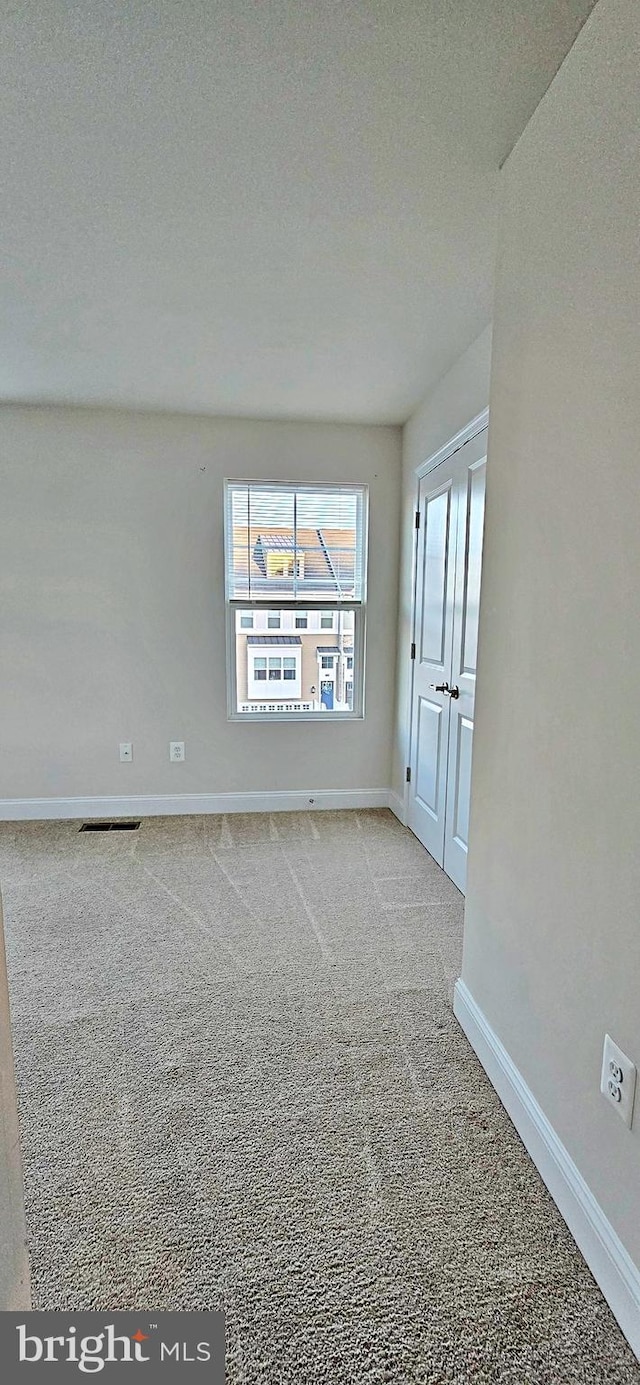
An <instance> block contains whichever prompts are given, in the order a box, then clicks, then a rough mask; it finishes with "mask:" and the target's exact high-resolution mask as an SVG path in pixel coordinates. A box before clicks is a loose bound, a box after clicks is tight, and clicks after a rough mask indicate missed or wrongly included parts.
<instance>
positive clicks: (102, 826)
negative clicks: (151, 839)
mask: <svg viewBox="0 0 640 1385" xmlns="http://www.w3.org/2000/svg"><path fill="white" fill-rule="evenodd" d="M139 826H140V823H139V822H83V824H82V827H81V828H80V831H81V832H137V830H138V828H139Z"/></svg>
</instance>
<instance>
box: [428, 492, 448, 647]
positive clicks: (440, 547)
mask: <svg viewBox="0 0 640 1385" xmlns="http://www.w3.org/2000/svg"><path fill="white" fill-rule="evenodd" d="M450 525H451V487H447V489H446V490H444V491H441V492H440V494H436V495H434V496H433V497H430V496H428V497H427V498H426V500H425V505H424V529H425V532H424V549H423V552H424V570H423V578H422V581H423V591H425V592H428V593H429V599H428V600H427V601H425V602H423V606H422V619H421V622H420V623H421V637H420V658H421V660H422V662H423V663H428V664H429V665H430V667H431V668H432V669H440V670H442V669H443V668H444V659H445V652H446V648H447V639H446V634H447V631H446V618H447V571H448V558H449V530H450Z"/></svg>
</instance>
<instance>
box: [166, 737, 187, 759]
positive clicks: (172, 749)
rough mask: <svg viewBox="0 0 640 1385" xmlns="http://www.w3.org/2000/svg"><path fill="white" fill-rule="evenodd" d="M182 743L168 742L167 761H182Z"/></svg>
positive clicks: (183, 756)
mask: <svg viewBox="0 0 640 1385" xmlns="http://www.w3.org/2000/svg"><path fill="white" fill-rule="evenodd" d="M184 758H185V754H184V741H169V759H170V760H174V761H178V760H184Z"/></svg>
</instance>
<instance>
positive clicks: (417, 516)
mask: <svg viewBox="0 0 640 1385" xmlns="http://www.w3.org/2000/svg"><path fill="white" fill-rule="evenodd" d="M419 528H420V511H419V510H416V529H419Z"/></svg>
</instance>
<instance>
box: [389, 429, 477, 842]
mask: <svg viewBox="0 0 640 1385" xmlns="http://www.w3.org/2000/svg"><path fill="white" fill-rule="evenodd" d="M488 423H489V409H488V408H486V409H483V410H482V412H481V413H479V414H476V415H475V418H472V419H471V420H470V422H469V423H467V424H465V427H464V428H461V429H460V430H459V432H457V433H454V435H453V437H452V438H450V439H449V441H448V442H446V443H445V444H444V446H443V447H440V448H438V451H437V452H432V453H431V456H429V457H427V459H426V461H424V462H421V463H420V466H417V467H416V468H415V470H414V473H413V474H414V477H415V483H414V492H413V514H414V517H415V515H416V514H417V511H418V505H419V502H420V482H421V481H422V480H423V478H424V477H425V476H428V474H429V472H430V471H435V469H436V467H439V466H442V463H443V462H448V461H449V459H450V458H451V457H453V455H454V453H455V452H459V451H460V448H461V447H464V446H465V443H467V442H472V441H473V439H474V438H477V436H478V434H479V433H482V432H483V431H484V429H485V428H486V427H487V426H488ZM417 539H418V535H417V530H415V529H414V534H413V546H412V552H411V641H412V643H415V638H416V616H417V610H416V595H417V585H418V563H417V552H418V542H417ZM408 662H409V665H410V667H409V677H408V679H407V702H406V707H405V727H406V742H405V744H406V747H407V766H409V765H411V767H412V769H413V766H412V755H413V749H414V747H413V736H412V722H413V717H412V711H413V692H414V688H413V685H414V676H415V660H414V659H412V658H411V657H410V656H409V660H408ZM402 811H403V819H402V820H403V822H404V825H405V827H406V826H407V823H408V821H409V785H408V783H407V782H405V784H404V787H403V798H402Z"/></svg>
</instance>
